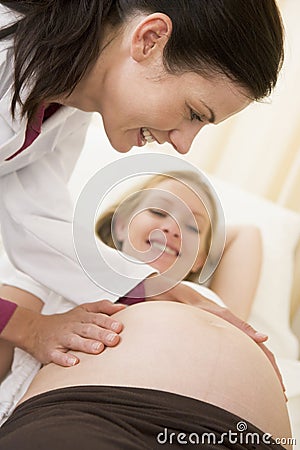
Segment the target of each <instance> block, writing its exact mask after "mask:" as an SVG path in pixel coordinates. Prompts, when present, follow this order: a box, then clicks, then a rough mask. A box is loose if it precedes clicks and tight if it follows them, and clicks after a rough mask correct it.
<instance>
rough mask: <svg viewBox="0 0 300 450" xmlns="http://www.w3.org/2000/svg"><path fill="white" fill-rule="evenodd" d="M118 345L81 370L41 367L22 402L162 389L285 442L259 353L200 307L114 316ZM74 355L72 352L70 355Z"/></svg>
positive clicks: (278, 404) (141, 308)
mask: <svg viewBox="0 0 300 450" xmlns="http://www.w3.org/2000/svg"><path fill="white" fill-rule="evenodd" d="M116 316H118V319H119V320H120V321H122V322H123V324H124V330H123V331H122V333H121V342H120V344H119V345H118V346H117V347H114V348H106V349H105V351H104V352H103V353H102V354H100V355H97V356H94V355H93V356H92V355H87V354H83V353H80V354H79V353H77V354H78V356H79V357H80V364H78V365H77V366H74V367H70V368H63V367H59V366H56V365H54V364H49V365H48V366H46V367H44V368H43V369H42V370H41V371H40V372H39V374H38V375H37V376H36V378H35V379H34V381H33V383H32V384H31V386H30V387H29V389H28V391H27V393H26V394H25V397H24V398H23V399H22V401H23V400H25V399H28V398H29V397H32V396H34V395H36V394H39V393H42V392H45V391H49V390H52V389H56V388H61V387H66V386H76V385H115V386H134V387H144V388H152V389H159V390H164V391H169V392H173V393H177V394H182V395H186V396H189V397H193V398H196V399H199V400H203V401H206V402H208V403H212V404H214V405H217V406H219V407H221V408H224V409H226V410H227V411H230V412H232V413H234V414H236V415H238V416H240V417H242V418H244V419H246V420H249V421H250V422H252V423H253V424H254V425H256V426H257V427H259V428H260V429H262V430H263V431H265V432H269V433H271V434H272V435H273V436H274V437H276V436H277V437H289V436H290V429H289V421H288V415H287V410H286V406H285V400H284V396H283V393H282V389H281V386H280V383H279V381H278V379H277V376H276V374H275V372H274V370H273V368H272V366H271V364H270V362H269V361H268V359H267V358H266V356H265V355H264V353H263V352H262V350H261V349H260V348H259V347H258V346H257V345H256V344H255V343H254V342H253V341H252V340H251V339H250V338H248V336H246V335H245V334H244V333H242V332H241V331H240V330H238V329H237V328H235V327H234V326H232V325H230V324H229V323H227V322H225V321H224V320H222V319H220V318H218V317H216V316H214V315H212V314H210V313H207V312H205V311H202V310H200V309H197V308H194V307H191V306H187V305H183V304H179V303H173V302H146V303H141V304H138V305H134V306H131V307H130V308H127V309H126V310H124V311H122V312H120V313H117V314H116ZM73 353H74V352H73Z"/></svg>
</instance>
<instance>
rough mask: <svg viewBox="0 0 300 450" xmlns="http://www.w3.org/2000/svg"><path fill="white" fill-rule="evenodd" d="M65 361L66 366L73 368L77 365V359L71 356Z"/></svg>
mask: <svg viewBox="0 0 300 450" xmlns="http://www.w3.org/2000/svg"><path fill="white" fill-rule="evenodd" d="M67 361H68V364H69V365H70V366H75V365H76V364H77V363H78V359H77V358H73V357H72V356H69V358H68V359H67Z"/></svg>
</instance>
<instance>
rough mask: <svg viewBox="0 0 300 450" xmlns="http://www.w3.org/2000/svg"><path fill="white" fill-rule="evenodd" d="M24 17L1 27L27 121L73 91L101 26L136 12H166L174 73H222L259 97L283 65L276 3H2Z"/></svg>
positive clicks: (95, 51)
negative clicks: (9, 40)
mask: <svg viewBox="0 0 300 450" xmlns="http://www.w3.org/2000/svg"><path fill="white" fill-rule="evenodd" d="M0 3H1V4H2V5H4V6H7V7H9V8H11V9H12V10H14V11H16V12H18V13H20V17H19V19H18V20H17V22H16V23H15V24H13V25H11V26H9V27H7V28H6V29H2V30H0V39H5V38H7V37H9V36H12V35H13V36H14V52H15V77H14V96H13V99H12V113H13V114H14V111H15V107H16V104H17V102H19V103H21V104H22V102H21V99H20V92H21V90H22V88H23V87H24V86H25V85H27V86H29V87H30V89H29V95H28V97H27V99H25V101H24V104H22V114H23V115H27V116H28V117H29V118H30V117H31V116H32V115H33V114H34V112H35V110H36V108H37V107H38V105H39V104H40V103H41V102H43V101H45V99H53V98H58V97H60V96H61V95H62V94H64V95H68V94H70V93H71V92H72V90H73V89H74V88H75V86H76V85H77V84H78V82H79V81H80V80H81V78H82V77H83V76H84V74H85V73H86V72H87V70H88V69H89V68H90V67H91V66H92V65H93V64H94V63H95V61H96V59H97V58H98V56H99V52H100V48H101V39H102V38H103V25H104V24H106V23H110V24H111V25H113V26H115V27H118V26H119V25H121V24H122V23H125V22H126V21H127V20H129V19H130V17H131V16H132V15H134V14H136V13H147V14H148V13H149V14H150V13H153V12H162V13H165V14H167V15H168V16H169V17H170V18H171V20H172V23H173V30H172V34H171V36H170V39H169V41H168V43H167V44H166V46H165V50H164V64H165V67H166V69H167V70H168V71H169V72H171V73H182V72H183V71H193V72H198V73H200V74H203V75H209V74H211V73H222V74H225V75H227V76H228V77H229V78H230V79H232V80H234V81H235V82H237V83H238V84H240V85H241V86H243V87H244V88H246V89H247V91H248V92H249V96H250V97H251V98H252V99H254V100H258V99H261V98H263V97H265V96H266V95H268V94H270V92H271V91H272V89H273V88H274V86H275V84H276V81H277V77H278V72H279V70H280V68H281V65H282V61H283V26H282V21H281V17H280V13H279V10H278V8H277V6H276V2H275V0H172V1H171V0H115V1H113V0H102V1H101V0H72V1H71V0H38V1H32V0H19V1H1V2H0Z"/></svg>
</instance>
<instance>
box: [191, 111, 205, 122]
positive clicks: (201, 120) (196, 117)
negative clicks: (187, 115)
mask: <svg viewBox="0 0 300 450" xmlns="http://www.w3.org/2000/svg"><path fill="white" fill-rule="evenodd" d="M191 120H198V122H204V116H199V114H197V113H195V111H193V110H192V109H191Z"/></svg>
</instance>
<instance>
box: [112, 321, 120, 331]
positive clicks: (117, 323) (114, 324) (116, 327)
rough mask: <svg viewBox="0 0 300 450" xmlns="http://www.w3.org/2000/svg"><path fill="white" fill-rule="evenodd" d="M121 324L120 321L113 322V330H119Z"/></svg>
mask: <svg viewBox="0 0 300 450" xmlns="http://www.w3.org/2000/svg"><path fill="white" fill-rule="evenodd" d="M119 326H120V324H119V322H113V323H112V324H111V327H110V328H111V329H112V330H115V331H116V330H117V329H118V328H119Z"/></svg>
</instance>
